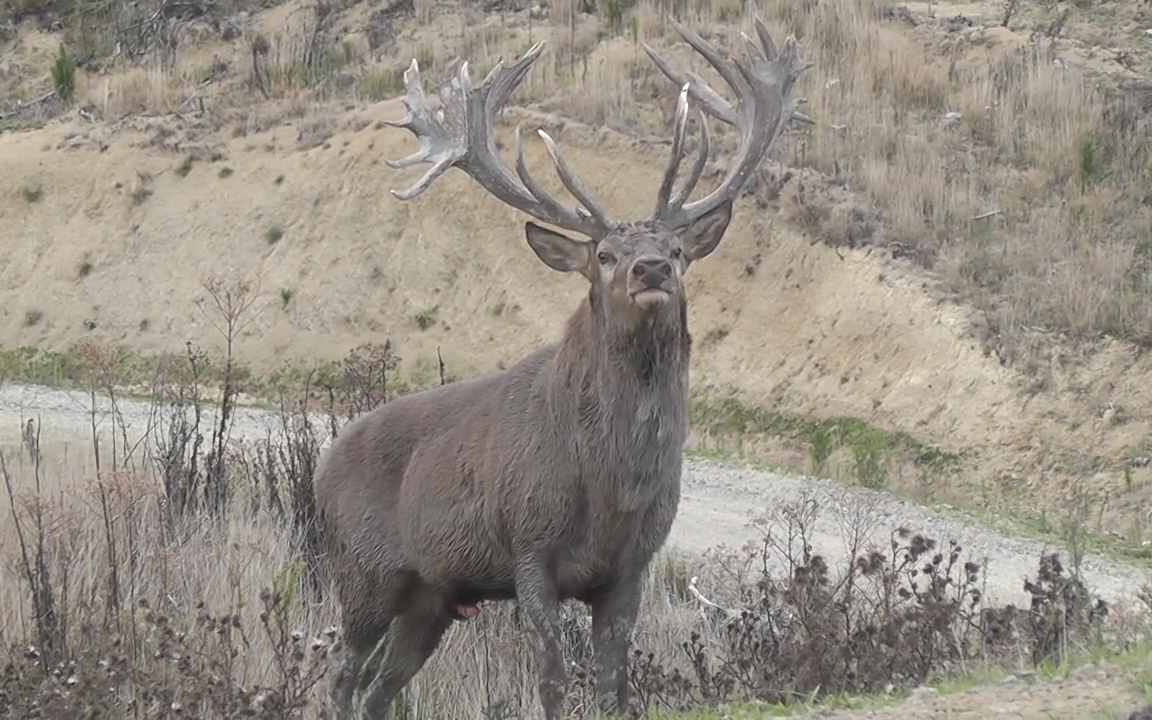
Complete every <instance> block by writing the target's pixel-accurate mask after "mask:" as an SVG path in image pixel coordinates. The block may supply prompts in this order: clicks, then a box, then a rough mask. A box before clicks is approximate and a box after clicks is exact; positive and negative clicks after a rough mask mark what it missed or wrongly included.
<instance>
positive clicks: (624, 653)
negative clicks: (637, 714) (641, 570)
mask: <svg viewBox="0 0 1152 720" xmlns="http://www.w3.org/2000/svg"><path fill="white" fill-rule="evenodd" d="M589 604H590V605H591V606H592V652H593V661H592V662H593V668H594V671H595V674H596V695H597V700H598V702H599V705H600V710H602V711H604V712H612V711H613V710H616V711H619V712H625V711H626V710H627V709H628V646H629V636H630V635H631V634H632V628H633V626H635V624H636V616H637V614H638V613H639V611H640V578H639V577H631V578H625V579H622V580H620V581H619V582H618V583H616V584H615V585H614V586H613V587H612V588H610V589H609V590H607V591H605V592H603V593H601V594H600V595H597V596H596V597H595V598H593V599H592V602H591V603H589Z"/></svg>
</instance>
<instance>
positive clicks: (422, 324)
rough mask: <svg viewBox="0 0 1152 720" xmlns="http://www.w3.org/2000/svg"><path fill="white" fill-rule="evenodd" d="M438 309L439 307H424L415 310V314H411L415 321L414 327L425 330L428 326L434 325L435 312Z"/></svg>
mask: <svg viewBox="0 0 1152 720" xmlns="http://www.w3.org/2000/svg"><path fill="white" fill-rule="evenodd" d="M438 311H439V307H426V308H420V309H419V310H417V311H416V315H414V316H413V319H414V320H415V321H416V327H418V328H420V329H421V330H427V329H428V328H430V327H432V326H433V325H435V324H436V313H437V312H438Z"/></svg>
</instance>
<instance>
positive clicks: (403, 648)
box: [364, 586, 452, 719]
mask: <svg viewBox="0 0 1152 720" xmlns="http://www.w3.org/2000/svg"><path fill="white" fill-rule="evenodd" d="M451 624H452V618H451V617H450V616H449V615H448V614H447V612H446V610H445V606H444V603H443V601H442V599H441V598H440V597H439V596H438V595H436V594H435V593H433V592H432V591H431V590H430V589H429V588H427V586H422V587H421V588H420V589H418V590H416V591H415V592H413V593H412V596H411V598H410V602H406V603H405V608H404V611H403V612H402V613H401V614H400V615H397V616H396V617H395V618H394V619H393V621H392V626H391V627H390V628H389V630H388V636H387V639H386V640H385V644H384V648H383V654H382V657H381V658H380V664H379V667H378V669H377V671H376V673H375V675H374V677H372V678H371V679H370V683H369V685H368V689H367V692H366V693H365V697H364V715H365V717H368V718H373V719H377V718H387V717H389V714H388V711H389V707H390V705H391V704H392V701H393V700H394V699H395V698H396V696H397V695H399V694H400V691H401V690H403V689H404V687H405V686H406V685H407V684H408V683H409V682H411V680H412V678H413V677H414V676H415V675H416V673H418V672H419V671H420V668H422V667H424V663H426V662H427V661H428V658H430V657H431V656H432V653H433V652H435V651H436V648H437V646H439V645H440V640H441V638H443V637H444V632H445V631H446V630H447V629H448V626H449V625H451Z"/></svg>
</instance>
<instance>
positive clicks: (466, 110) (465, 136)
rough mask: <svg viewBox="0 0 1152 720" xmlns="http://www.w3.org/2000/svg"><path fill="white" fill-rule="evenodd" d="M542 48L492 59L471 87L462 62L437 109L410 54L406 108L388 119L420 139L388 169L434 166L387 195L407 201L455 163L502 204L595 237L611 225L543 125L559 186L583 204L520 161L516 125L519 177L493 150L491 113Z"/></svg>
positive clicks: (493, 118) (540, 45) (444, 88)
mask: <svg viewBox="0 0 1152 720" xmlns="http://www.w3.org/2000/svg"><path fill="white" fill-rule="evenodd" d="M543 49H544V43H543V42H539V43H536V44H535V45H533V46H532V48H531V49H530V50H528V52H526V53H524V55H523V56H522V57H521V58H520V59H519V60H518V61H517V62H516V63H514V64H513V65H511V66H509V67H505V66H504V63H503V62H499V63H497V64H496V67H494V68H493V69H492V71H491V72H490V73H488V76H487V77H485V78H484V81H483V82H482V83H480V85H479V86H477V87H473V85H472V79H471V77H470V76H469V74H468V63H467V62H465V63H462V64H461V66H460V70H459V72H458V73H456V75H455V76H454V77H453V78H452V79H451V80H450V82H448V83H445V84H444V85H443V86H442V87H441V88H440V90H439V93H438V94H439V96H440V101H441V107H440V109H438V110H437V111H436V112H435V113H433V112H432V111H431V110H430V109H429V108H428V100H427V98H426V97H425V95H424V90H423V88H422V85H421V80H420V68H419V65H418V64H417V62H416V61H415V60H413V61H412V64H411V65H410V66H409V67H408V69H407V70H406V71H404V87H405V89H406V95H405V97H404V105H405V107H407V109H408V112H407V114H406V115H405V116H404V118H403V119H402V120H389V121H386V122H387V124H388V125H391V126H393V127H402V128H406V129H407V130H408V131H410V132H411V133H412V134H413V135H415V136H416V138H417V139H418V140H419V142H420V147H419V149H418V150H417V151H416V152H414V153H412V154H411V155H409V156H407V157H404V158H401V159H399V160H385V162H386V163H387V164H388V166H389V167H393V168H405V167H410V166H412V165H417V164H421V163H430V164H431V165H432V167H431V168H429V170H428V171H427V172H426V173H425V174H424V176H423V177H421V178H420V179H419V180H418V181H417V182H416V184H414V185H412V186H411V187H409V188H407V189H406V190H392V191H391V192H392V195H393V196H394V197H396V198H398V199H400V200H411V199H412V198H415V197H417V196H419V195H420V194H421V193H423V192H424V191H425V190H427V189H428V188H429V187H430V186H431V185H432V183H433V182H434V181H435V180H436V179H437V178H438V177H440V176H441V175H443V174H444V173H445V172H447V170H448V168H451V167H457V168H459V169H461V170H463V171H464V172H465V173H466V174H467V175H468V176H469V177H471V178H472V179H473V180H475V181H476V183H477V184H479V185H480V186H481V187H483V188H484V189H485V190H487V191H488V192H489V193H491V194H492V195H494V196H496V197H497V198H498V199H499V200H501V201H502V202H504V203H505V204H506V205H509V206H511V207H514V208H516V209H517V210H520V211H522V212H525V213H527V214H528V215H530V216H532V217H533V218H535V219H537V220H540V221H541V222H545V223H549V224H552V225H556V226H558V227H561V228H565V229H567V230H572V231H575V232H578V233H580V234H582V235H585V236H587V237H589V238H593V239H600V238H601V237H603V236H604V235H607V234H608V233H609V232H611V230H612V227H613V224H612V223H611V222H610V221H609V220H608V218H607V216H606V215H605V213H604V210H603V208H601V206H600V205H599V203H597V202H596V200H595V199H594V198H593V197H592V195H591V193H589V192H588V191H587V190H586V189H585V188H584V185H583V184H582V183H581V182H580V181H579V180H578V179H577V178H576V177H575V175H574V174H573V173H572V171H571V169H570V168H569V167H568V164H567V163H566V162H565V161H564V157H563V155H561V154H560V151H559V148H557V147H556V144H555V143H554V142H553V141H552V138H550V137H548V135H547V134H546V133H544V132H543V131H541V133H540V135H541V138H542V139H543V140H544V143H545V145H546V147H547V148H548V153H549V155H551V156H552V162H553V163H554V164H555V165H556V170H557V172H558V173H559V175H560V179H561V181H562V182H563V183H564V187H565V188H567V189H568V191H569V192H571V193H572V194H573V196H575V197H576V199H577V200H578V201H579V202H580V203H582V204H583V205H584V207H585V208H587V212H580V211H579V209H577V210H570V209H568V208H565V207H564V206H562V205H561V204H560V203H559V202H558V201H556V199H555V198H553V197H552V196H551V195H549V194H548V193H547V192H545V191H544V189H543V188H542V187H541V186H540V185H539V184H538V183H537V182H535V181H534V180H533V179H532V177H531V175H529V173H528V169H527V166H526V164H525V163H524V157H523V146H522V144H521V142H520V133H519V128H517V132H516V152H517V162H516V171H517V175H519V178H520V179H519V181H518V180H517V178H516V176H515V175H513V174H512V173H511V172H510V171H509V169H508V167H507V165H505V164H504V162H503V161H502V160H501V159H500V156H499V154H498V152H497V150H496V147H495V145H496V143H495V138H494V133H493V128H494V125H495V122H496V113H497V112H498V111H499V110H500V109H501V108H502V107H504V105H505V103H507V102H508V99H509V98H510V97H511V96H512V93H513V92H514V91H515V90H516V88H517V87H519V85H520V83H521V82H523V80H524V78H525V77H526V76H527V74H528V71H529V70H530V69H531V67H532V64H533V63H534V62H535V61H536V59H537V58H538V57H539V56H540V53H541V51H542V50H543Z"/></svg>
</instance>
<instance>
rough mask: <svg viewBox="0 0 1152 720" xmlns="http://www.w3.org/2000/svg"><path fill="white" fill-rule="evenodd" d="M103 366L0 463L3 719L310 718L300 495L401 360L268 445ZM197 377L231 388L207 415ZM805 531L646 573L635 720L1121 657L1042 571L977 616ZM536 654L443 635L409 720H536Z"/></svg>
mask: <svg viewBox="0 0 1152 720" xmlns="http://www.w3.org/2000/svg"><path fill="white" fill-rule="evenodd" d="M237 292H239V291H235V292H232V293H231V295H228V294H227V293H221V292H218V293H217V295H219V296H220V297H222V298H224V300H218V305H219V307H218V308H217V309H218V310H219V312H218V314H219V319H220V326H221V330H220V331H221V333H228V332H231V330H230V329H229V328H231V327H233V326H241V325H242V324H243V322H244V317H245V315H244V314H245V312H246V310H245V309H244V307H243V298H242V297H240V298H239V299H237V298H236V297H234V296H236V294H237ZM228 297H232V298H233V300H234V302H232V303H231V304H229V302H228ZM229 318H231V320H229ZM115 352H116V351H115V349H114V348H113V347H112V346H110V345H106V344H102V343H97V342H91V343H89V344H87V345H86V346H85V352H84V353H83V354H82V355H83V363H84V366H85V368H86V369H87V377H88V382H87V390H86V397H87V400H86V401H85V402H86V403H88V407H87V409H86V411H88V414H89V417H90V419H91V423H92V425H91V427H90V428H88V429H87V430H85V429H84V428H83V427H72V428H71V429H70V430H65V431H61V432H59V433H58V434H54V435H55V437H52V438H48V437H47V436H48V435H49V434H51V433H52V430H53V428H52V427H51V426H49V427H45V428H41V427H40V426H39V423H38V422H37V421H35V420H34V421H31V422H29V423H27V424H25V425H23V426H21V427H20V428H13V429H9V430H18V433H14V434H13V436H10V437H11V438H12V439H9V440H6V441H4V442H2V443H0V450H2V453H0V461H2V462H0V476H2V477H3V481H4V486H5V490H6V491H7V495H6V500H5V502H4V503H2V504H0V512H2V513H3V520H2V521H0V548H3V550H2V556H0V558H2V564H0V647H2V649H0V652H4V653H6V655H7V657H6V660H5V663H0V664H6V665H7V668H6V670H4V671H3V673H0V713H4V714H12V715H16V716H21V717H25V716H31V713H33V712H34V709H35V712H40V713H45V712H47V713H48V714H49V715H51V716H72V715H73V714H76V713H81V714H83V713H89V712H94V711H95V712H98V713H99V714H102V715H105V716H116V717H148V718H152V717H175V716H177V715H188V716H195V717H205V718H214V717H231V716H236V714H237V713H240V714H244V715H247V716H256V717H269V718H272V717H276V718H284V717H320V716H323V713H324V712H325V708H326V703H327V701H326V688H327V684H328V681H329V678H328V658H329V655H330V654H331V653H333V652H337V653H338V652H339V649H338V645H339V643H338V637H337V633H336V631H335V627H336V626H337V625H338V620H339V612H338V608H337V607H336V606H335V605H334V603H333V601H332V599H331V598H332V593H331V590H330V589H329V588H328V586H327V584H326V582H325V580H324V575H325V567H324V562H323V558H321V557H319V556H318V555H316V554H315V547H316V546H315V538H314V535H313V530H314V528H315V525H314V524H313V521H312V515H311V512H312V511H311V492H310V480H311V473H312V470H313V469H314V468H315V463H316V459H317V457H318V453H319V451H320V446H321V444H322V443H323V442H324V440H325V438H326V437H327V435H328V433H329V432H330V431H332V430H333V429H335V431H336V432H339V428H340V427H341V426H342V425H343V424H344V423H345V422H347V421H348V420H349V419H350V418H352V417H355V416H356V415H357V414H358V413H360V412H363V411H365V410H366V409H368V408H370V407H372V406H374V405H376V404H377V403H379V402H381V401H386V400H387V399H388V398H390V397H392V396H394V393H395V388H394V386H395V385H396V383H395V379H394V376H393V373H394V372H395V368H396V363H395V357H394V356H393V355H392V354H391V350H390V348H388V347H387V346H371V347H365V348H361V349H360V350H358V351H357V352H356V353H354V354H353V355H351V356H350V357H349V358H348V359H346V360H345V361H344V362H343V363H341V364H340V365H334V366H332V367H328V368H323V369H321V370H320V371H318V372H316V373H309V374H307V376H306V377H305V378H304V379H303V380H299V381H291V382H290V381H285V382H283V383H282V384H281V387H283V388H284V389H285V392H288V391H289V389H290V387H293V386H294V387H295V392H294V393H291V394H288V395H285V400H284V402H283V403H282V405H281V410H280V412H279V413H273V414H272V415H270V416H266V418H267V419H269V420H271V421H272V422H271V424H270V425H268V426H267V427H266V428H265V429H263V430H261V429H260V427H259V423H257V422H256V420H255V419H254V418H253V417H252V416H247V415H243V413H240V414H237V413H236V412H234V411H235V404H234V398H235V393H237V392H239V391H240V390H241V389H242V388H240V387H239V386H238V385H237V382H238V381H239V379H238V378H236V377H234V376H233V375H232V374H231V371H230V370H229V368H230V367H231V365H230V362H229V360H228V358H224V359H223V360H222V361H219V362H211V361H210V359H209V358H207V356H205V355H204V354H203V353H201V352H199V351H197V350H196V349H195V348H189V350H188V353H187V355H186V356H184V357H182V358H168V359H167V361H166V362H165V363H164V364H162V366H161V367H160V368H159V369H158V370H157V372H156V379H155V381H154V382H153V384H152V389H151V398H150V400H149V401H148V402H147V403H146V404H142V403H140V401H132V400H125V399H123V398H122V397H121V396H120V391H119V390H118V389H117V388H118V387H119V381H118V378H117V376H116V372H117V371H116V368H117V367H119V364H118V360H117V358H116V356H115ZM210 366H211V367H216V368H221V367H222V368H223V370H222V372H223V375H222V377H223V379H224V387H225V388H230V389H229V390H228V391H227V392H226V393H225V395H224V396H223V397H222V399H221V403H220V404H219V405H211V404H208V403H207V398H208V397H209V396H211V395H212V394H213V391H212V390H211V389H210V387H209V386H208V385H207V384H205V382H204V378H205V377H206V375H205V373H206V370H207V368H208V367H210ZM229 378H232V379H231V380H230V379H229ZM294 382H295V383H297V384H296V385H294ZM301 383H302V384H301ZM389 383H391V384H389ZM288 398H298V400H297V401H296V402H292V401H290V400H289V399H288ZM321 399H327V403H328V404H327V409H326V411H325V412H324V413H321V414H319V415H318V414H316V412H314V410H312V409H311V408H313V407H315V405H314V403H316V402H318V401H319V400H321ZM305 400H307V402H305ZM309 403H312V404H309ZM219 408H224V409H226V410H227V409H229V408H231V411H229V412H226V413H225V414H224V417H223V418H222V417H221V416H220V412H219ZM14 436H18V438H19V439H16V438H15V437H14ZM222 438H231V439H227V440H223V439H222ZM844 507H848V504H845V505H844ZM820 511H821V510H820V508H818V507H817V506H816V504H815V503H814V502H813V501H811V500H809V499H802V500H800V501H799V502H797V503H793V504H790V505H787V506H783V507H778V508H774V509H773V510H771V511H770V512H769V513H768V514H766V515H765V516H764V517H763V518H761V519H760V520H758V521H757V522H756V523H754V526H753V527H752V528H750V530H749V534H750V536H756V535H758V536H759V539H758V541H756V542H752V543H749V544H748V545H747V546H745V547H743V548H740V549H724V548H718V549H715V550H713V551H710V552H709V553H707V554H706V555H705V556H704V557H702V558H698V557H693V558H688V557H679V556H675V555H672V554H666V555H665V556H663V557H662V558H660V559H659V560H658V562H657V563H656V564H655V566H654V568H653V572H652V573H650V575H649V578H648V582H647V587H646V592H645V595H644V604H643V608H642V612H641V619H640V622H639V625H638V628H637V635H636V642H635V649H636V652H635V654H634V657H633V660H632V666H631V684H632V687H633V691H634V698H635V702H636V705H637V709H638V710H640V709H643V708H650V709H666V710H673V711H677V710H683V709H689V708H697V707H709V706H714V705H716V704H718V703H729V702H732V701H735V700H740V699H745V698H754V699H759V700H762V701H765V702H768V703H787V702H790V701H792V700H793V699H794V698H799V697H812V698H821V697H825V696H838V695H843V694H856V693H875V692H881V691H884V690H885V688H887V687H888V686H889V685H893V686H895V687H898V688H910V687H914V686H916V685H919V684H922V683H924V682H926V681H930V680H933V679H938V678H941V677H947V676H949V675H951V674H954V673H958V672H964V671H966V670H969V669H971V668H973V667H974V666H977V665H983V664H988V663H992V664H996V663H998V662H1005V661H1007V662H1011V663H1013V664H1018V663H1019V662H1031V663H1033V664H1042V663H1059V662H1060V661H1061V659H1062V658H1064V657H1066V656H1067V654H1068V653H1069V652H1072V651H1074V650H1075V649H1076V648H1082V647H1085V644H1086V643H1087V644H1089V645H1093V646H1095V645H1096V644H1098V643H1100V642H1101V641H1103V642H1105V643H1110V642H1112V638H1113V637H1115V636H1114V635H1113V634H1112V633H1111V630H1110V628H1111V626H1110V625H1106V624H1105V619H1106V618H1107V616H1108V608H1107V607H1106V606H1104V605H1103V604H1102V603H1100V602H1094V601H1093V600H1092V597H1091V595H1090V593H1089V592H1088V589H1087V588H1085V587H1084V586H1083V585H1082V584H1081V583H1080V582H1079V580H1077V576H1076V574H1075V573H1073V574H1069V573H1068V572H1066V571H1065V570H1064V569H1063V568H1061V567H1060V566H1059V563H1058V560H1056V558H1055V557H1054V556H1053V557H1048V558H1044V559H1043V561H1042V562H1041V565H1040V568H1039V572H1038V574H1037V577H1036V578H1035V580H1033V581H1032V582H1033V585H1032V586H1031V587H1030V590H1031V591H1032V596H1033V602H1032V608H1031V611H1030V612H1029V611H1016V610H1014V609H1012V608H1010V607H1009V608H990V609H984V608H983V604H982V601H981V568H980V566H979V565H978V564H977V563H976V562H974V561H973V560H972V559H969V558H967V557H966V556H965V553H964V551H963V549H962V548H960V547H958V546H957V545H955V544H954V543H945V542H939V543H938V542H936V541H935V540H933V539H931V538H927V537H925V536H922V535H919V534H916V533H914V532H910V531H904V530H901V531H899V532H897V533H896V534H895V535H893V537H891V538H879V537H872V530H871V528H873V527H875V525H874V523H875V517H874V516H873V514H872V513H874V512H875V511H874V510H873V509H871V508H869V507H868V506H867V505H866V504H860V503H856V504H855V505H854V506H853V510H852V511H851V512H850V513H849V514H846V515H844V516H843V517H842V518H841V519H842V525H843V528H844V532H845V540H846V541H847V543H848V547H849V548H850V550H851V553H850V557H849V558H847V559H845V560H843V561H842V560H837V559H832V558H822V557H819V556H815V555H812V554H811V553H810V550H809V549H808V548H810V542H811V541H810V538H811V533H812V532H813V528H814V526H815V520H816V517H817V513H818V512H820ZM694 576H698V580H697V581H690V578H692V577H694ZM699 593H703V596H701V595H700V594H699ZM702 597H706V598H708V599H709V600H708V601H705V600H703V599H701V598H702ZM1149 602H1152V595H1149ZM726 608H728V609H726ZM589 622H590V620H589V617H588V615H587V612H586V611H585V609H584V608H583V606H581V605H579V604H576V603H572V604H570V605H568V606H567V607H566V608H565V612H564V626H565V652H566V657H567V658H568V660H569V662H570V667H571V677H572V680H573V683H572V688H571V692H570V696H569V708H570V711H571V713H572V714H573V715H574V716H577V717H582V716H584V715H585V714H587V713H588V712H589V709H590V707H591V700H592V698H593V693H592V688H591V686H590V677H589V670H588V668H589V659H590V655H589V653H590V650H591V648H590V645H589ZM1119 637H1120V638H1122V639H1123V640H1125V641H1131V640H1133V638H1134V637H1135V635H1134V634H1133V630H1132V628H1121V629H1120V633H1119ZM334 641H336V642H335V643H334ZM527 647H528V645H527V638H526V636H525V634H524V632H523V630H522V628H521V626H520V623H519V618H518V616H517V613H516V610H515V607H514V605H511V604H501V605H498V606H495V607H492V606H490V607H488V608H487V609H486V611H485V613H484V615H482V617H481V618H480V619H479V620H477V621H475V622H471V623H457V624H455V625H454V626H453V627H452V628H451V630H450V632H449V634H448V635H447V637H446V639H445V641H444V643H443V645H442V646H441V648H440V650H439V652H437V653H436V655H435V656H434V657H433V658H432V660H431V661H430V662H429V663H428V665H427V667H426V668H425V669H424V670H423V671H422V672H421V673H420V675H418V677H417V678H416V680H415V681H414V683H413V684H412V685H411V686H410V687H409V688H408V689H407V691H406V692H405V693H404V695H403V697H402V698H401V699H400V701H399V702H400V703H401V704H402V705H403V706H404V708H405V712H404V717H409V718H436V717H479V716H481V715H485V716H487V717H520V716H523V715H524V714H528V715H529V716H532V715H533V714H534V713H535V712H536V708H537V707H538V702H537V700H536V699H535V692H536V691H535V684H536V681H535V672H534V669H533V660H532V657H531V655H530V654H529V653H527V652H526V648H527Z"/></svg>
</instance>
